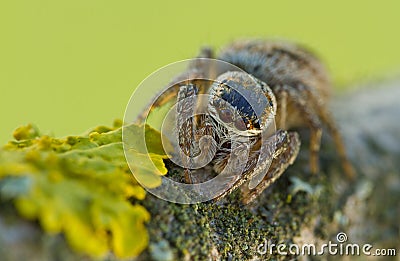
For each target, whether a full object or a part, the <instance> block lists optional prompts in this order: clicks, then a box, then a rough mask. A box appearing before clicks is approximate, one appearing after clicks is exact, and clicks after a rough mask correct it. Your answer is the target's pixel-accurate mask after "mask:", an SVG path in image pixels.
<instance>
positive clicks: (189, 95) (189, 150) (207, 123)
mask: <svg viewBox="0 0 400 261" xmlns="http://www.w3.org/2000/svg"><path fill="white" fill-rule="evenodd" d="M198 93H199V88H198V86H197V85H196V84H193V83H190V84H187V85H182V86H180V89H179V92H178V103H177V107H176V134H177V137H178V144H179V147H180V158H181V160H182V164H183V167H185V182H186V183H189V184H192V183H193V177H192V176H191V171H190V169H193V168H198V167H200V166H201V167H202V166H205V165H207V164H208V163H209V162H210V161H211V160H212V158H213V157H214V155H215V152H216V150H217V143H216V141H215V135H214V130H213V124H212V122H211V119H210V118H209V116H208V115H206V114H204V113H199V112H198V111H197V110H198V106H197V104H198V103H199V102H201V99H200V97H199V95H198Z"/></svg>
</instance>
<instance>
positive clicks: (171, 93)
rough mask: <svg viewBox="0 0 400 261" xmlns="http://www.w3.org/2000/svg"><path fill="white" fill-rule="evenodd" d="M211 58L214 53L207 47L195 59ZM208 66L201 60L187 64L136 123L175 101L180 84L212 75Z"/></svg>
mask: <svg viewBox="0 0 400 261" xmlns="http://www.w3.org/2000/svg"><path fill="white" fill-rule="evenodd" d="M213 57H214V52H213V50H212V49H211V48H209V47H203V48H201V49H200V52H199V54H198V56H197V58H213ZM209 65H210V63H207V62H204V61H202V60H201V59H197V60H193V61H192V62H191V63H190V64H189V67H188V68H187V70H186V71H185V72H183V73H182V74H180V75H178V76H177V77H175V78H174V79H173V80H172V81H171V83H172V84H173V85H172V86H171V84H169V85H168V86H166V87H165V88H163V89H162V90H161V91H160V92H159V93H158V95H157V96H158V98H157V99H156V100H155V101H151V103H150V104H149V105H148V106H146V109H144V110H143V112H142V113H141V114H140V115H139V117H138V118H137V122H143V120H144V118H145V117H146V116H147V115H148V114H150V113H151V112H152V111H153V110H154V109H155V108H157V107H161V106H163V105H165V104H166V103H168V102H169V101H171V100H173V99H176V95H177V93H178V91H179V89H180V86H181V85H182V84H189V83H190V82H195V81H196V80H193V79H201V78H207V77H206V76H208V75H213V74H212V72H211V71H210V70H211V69H212V68H209ZM203 84H204V81H203ZM207 85H208V84H206V86H204V88H200V92H201V93H206V91H207V87H208V86H207Z"/></svg>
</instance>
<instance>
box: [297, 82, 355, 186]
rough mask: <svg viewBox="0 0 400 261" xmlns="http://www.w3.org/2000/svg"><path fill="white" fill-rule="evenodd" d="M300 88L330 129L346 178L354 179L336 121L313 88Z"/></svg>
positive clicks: (353, 172) (301, 86)
mask: <svg viewBox="0 0 400 261" xmlns="http://www.w3.org/2000/svg"><path fill="white" fill-rule="evenodd" d="M300 88H302V89H303V90H304V93H306V94H307V96H308V99H309V100H310V101H311V102H312V103H313V106H314V108H315V111H316V112H317V114H318V116H319V118H320V120H321V122H322V123H323V124H324V125H326V127H327V128H328V131H329V133H330V134H331V135H332V138H333V141H334V143H335V146H336V149H337V152H338V154H339V157H340V160H341V163H342V168H343V170H344V172H345V174H346V176H347V177H348V178H350V179H353V178H354V177H355V175H356V172H355V170H354V168H353V165H352V164H351V163H350V161H349V160H348V157H347V154H346V149H345V146H344V142H343V138H342V136H341V135H340V132H339V130H338V128H337V126H336V123H335V121H334V120H333V117H332V115H331V114H330V113H329V111H328V110H327V109H326V107H325V106H323V104H322V102H321V100H320V99H318V98H317V97H318V96H316V95H315V94H314V93H313V92H312V89H311V88H308V87H307V86H304V85H300Z"/></svg>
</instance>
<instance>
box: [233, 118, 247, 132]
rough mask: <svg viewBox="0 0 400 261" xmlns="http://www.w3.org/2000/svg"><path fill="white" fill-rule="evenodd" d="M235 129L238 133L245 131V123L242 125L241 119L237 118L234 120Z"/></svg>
mask: <svg viewBox="0 0 400 261" xmlns="http://www.w3.org/2000/svg"><path fill="white" fill-rule="evenodd" d="M235 128H236V129H238V130H240V131H245V130H247V127H246V123H244V121H243V119H242V118H240V117H239V118H237V119H236V120H235Z"/></svg>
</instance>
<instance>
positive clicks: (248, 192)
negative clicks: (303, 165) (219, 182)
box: [241, 130, 300, 204]
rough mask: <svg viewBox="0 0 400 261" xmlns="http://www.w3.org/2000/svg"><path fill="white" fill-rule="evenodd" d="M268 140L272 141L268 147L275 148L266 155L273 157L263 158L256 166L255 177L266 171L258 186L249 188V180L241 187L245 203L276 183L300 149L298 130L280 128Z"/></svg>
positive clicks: (253, 174)
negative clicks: (289, 130) (291, 130)
mask: <svg viewBox="0 0 400 261" xmlns="http://www.w3.org/2000/svg"><path fill="white" fill-rule="evenodd" d="M267 142H270V144H269V145H270V146H266V148H274V150H273V152H272V153H271V152H266V153H267V154H266V155H267V156H270V157H272V159H271V158H269V157H266V158H263V159H262V160H263V162H260V163H259V164H258V165H257V166H256V167H255V168H254V170H253V173H252V176H253V177H254V176H257V175H258V174H260V173H266V174H265V176H264V178H263V180H262V181H261V182H260V183H259V184H258V185H257V186H256V187H254V188H253V189H249V182H247V183H246V184H244V185H243V186H242V187H241V192H242V201H243V203H244V204H248V203H250V202H251V201H253V200H254V199H255V198H257V197H258V195H260V194H261V193H262V192H263V191H264V190H265V189H266V188H267V187H269V186H270V185H271V184H272V183H274V182H275V180H277V179H278V178H279V177H280V176H281V175H282V173H283V172H284V171H285V170H286V169H287V168H288V167H289V166H290V165H292V164H293V162H294V161H295V159H296V157H297V154H298V153H299V150H300V139H299V135H298V134H297V132H288V131H284V130H278V131H277V132H276V133H275V134H274V135H273V136H272V137H270V138H269V139H268V140H267ZM271 160H272V162H271Z"/></svg>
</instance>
